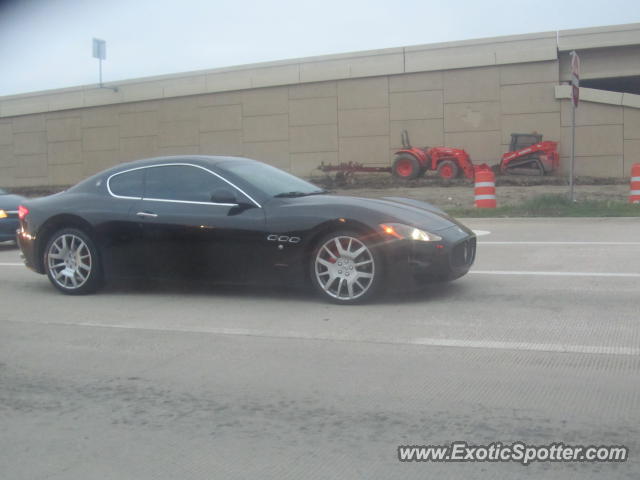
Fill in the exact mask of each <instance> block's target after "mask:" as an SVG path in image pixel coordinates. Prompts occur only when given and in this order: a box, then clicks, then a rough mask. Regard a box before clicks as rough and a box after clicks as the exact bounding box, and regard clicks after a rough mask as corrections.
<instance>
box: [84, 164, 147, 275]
mask: <svg viewBox="0 0 640 480" xmlns="http://www.w3.org/2000/svg"><path fill="white" fill-rule="evenodd" d="M143 193H144V171H143V170H142V169H140V168H134V169H131V170H125V171H123V172H118V173H115V174H113V175H111V176H110V177H109V178H108V179H107V181H106V188H105V194H106V199H105V200H101V201H100V202H99V204H97V205H92V206H91V209H92V216H93V218H94V220H95V224H96V229H97V233H98V240H99V242H100V247H101V252H102V255H103V266H104V268H105V272H106V273H107V275H108V276H127V277H130V276H139V275H142V274H144V252H145V248H144V247H145V245H144V238H143V232H142V228H141V226H140V224H139V219H138V217H137V216H135V215H134V210H135V209H136V208H137V207H138V206H139V203H140V202H141V200H142V195H143Z"/></svg>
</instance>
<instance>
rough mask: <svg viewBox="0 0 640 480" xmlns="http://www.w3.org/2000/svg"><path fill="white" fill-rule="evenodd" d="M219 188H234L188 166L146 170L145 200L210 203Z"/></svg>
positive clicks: (169, 166)
mask: <svg viewBox="0 0 640 480" xmlns="http://www.w3.org/2000/svg"><path fill="white" fill-rule="evenodd" d="M218 188H226V189H232V187H231V186H230V185H229V184H227V183H226V182H224V181H223V180H221V179H220V178H218V177H216V176H215V175H213V174H211V173H209V172H207V171H206V170H202V169H201V168H197V167H191V166H187V165H167V166H157V167H150V168H147V169H146V177H145V194H144V197H145V198H150V199H153V198H155V199H158V200H181V201H189V202H210V201H211V194H212V193H213V192H214V191H215V190H216V189H218Z"/></svg>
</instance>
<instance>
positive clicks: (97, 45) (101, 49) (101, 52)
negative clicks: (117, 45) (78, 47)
mask: <svg viewBox="0 0 640 480" xmlns="http://www.w3.org/2000/svg"><path fill="white" fill-rule="evenodd" d="M93 58H97V59H98V64H99V67H98V69H99V75H100V88H102V61H103V60H106V59H107V42H106V41H104V40H100V39H99V38H94V39H93Z"/></svg>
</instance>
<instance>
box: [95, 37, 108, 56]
mask: <svg viewBox="0 0 640 480" xmlns="http://www.w3.org/2000/svg"><path fill="white" fill-rule="evenodd" d="M93 58H97V59H99V60H106V59H107V42H106V41H105V40H100V39H99V38H94V39H93Z"/></svg>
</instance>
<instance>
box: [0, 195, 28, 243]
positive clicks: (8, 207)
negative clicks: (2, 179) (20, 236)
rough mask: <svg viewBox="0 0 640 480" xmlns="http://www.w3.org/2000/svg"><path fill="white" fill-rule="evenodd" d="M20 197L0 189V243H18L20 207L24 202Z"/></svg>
mask: <svg viewBox="0 0 640 480" xmlns="http://www.w3.org/2000/svg"><path fill="white" fill-rule="evenodd" d="M24 200H25V199H24V197H21V196H20V195H12V194H10V193H8V192H6V191H5V190H2V189H1V188H0V242H7V241H16V231H17V230H18V227H19V226H20V224H19V221H18V205H20V203H22V202H23V201H24Z"/></svg>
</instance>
